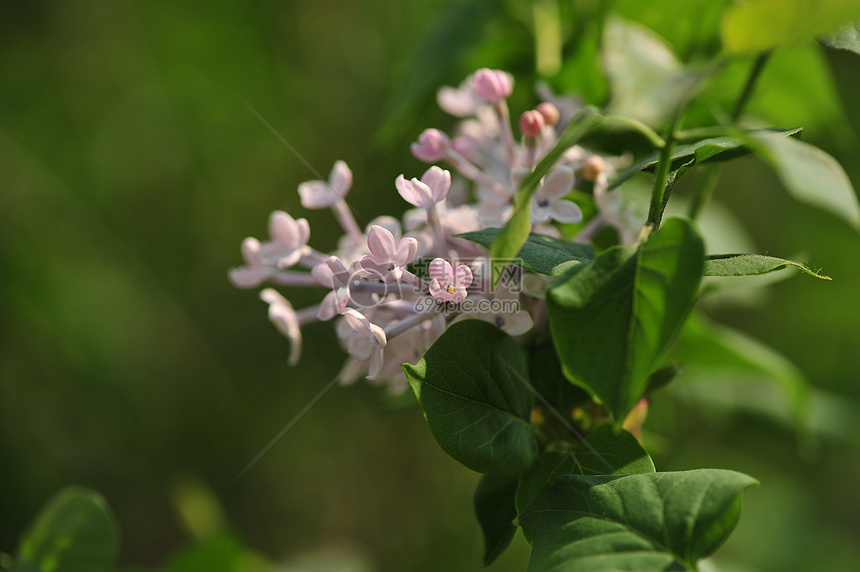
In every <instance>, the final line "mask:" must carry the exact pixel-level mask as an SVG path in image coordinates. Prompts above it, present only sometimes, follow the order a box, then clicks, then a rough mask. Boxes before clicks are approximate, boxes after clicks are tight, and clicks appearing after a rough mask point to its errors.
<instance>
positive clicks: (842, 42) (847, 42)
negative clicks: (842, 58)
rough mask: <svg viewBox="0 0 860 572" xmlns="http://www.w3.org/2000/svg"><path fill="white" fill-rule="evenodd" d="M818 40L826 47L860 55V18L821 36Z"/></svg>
mask: <svg viewBox="0 0 860 572" xmlns="http://www.w3.org/2000/svg"><path fill="white" fill-rule="evenodd" d="M820 41H821V43H822V44H824V45H825V46H827V47H828V48H833V49H834V50H843V51H846V52H854V53H855V54H857V55H860V20H858V21H856V22H854V23H853V24H851V25H849V26H845V27H844V28H842V29H841V30H838V31H836V32H834V33H832V34H829V35H827V36H825V37H823V38H821V39H820Z"/></svg>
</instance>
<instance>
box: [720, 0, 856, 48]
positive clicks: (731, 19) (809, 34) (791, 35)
mask: <svg viewBox="0 0 860 572" xmlns="http://www.w3.org/2000/svg"><path fill="white" fill-rule="evenodd" d="M858 18H860V3H858V2H857V0H815V1H814V2H810V1H809V0H748V1H747V2H738V3H735V4H733V5H732V6H730V7H729V8H728V9H727V10H726V11H725V13H724V14H723V21H722V25H721V27H720V35H721V36H722V39H723V46H724V47H725V48H726V51H728V52H729V53H733V54H737V53H743V52H752V51H764V50H769V49H772V48H775V47H776V46H778V45H780V44H789V43H798V42H802V41H804V40H809V39H812V38H813V37H814V36H819V35H821V34H826V33H828V32H832V31H833V30H835V29H837V28H840V27H842V26H844V25H845V24H848V23H849V22H852V21H854V20H857V19H858Z"/></svg>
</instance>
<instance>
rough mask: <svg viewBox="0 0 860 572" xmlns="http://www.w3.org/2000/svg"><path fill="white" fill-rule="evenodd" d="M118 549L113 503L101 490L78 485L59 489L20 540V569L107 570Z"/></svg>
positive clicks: (44, 570)
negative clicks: (102, 494)
mask: <svg viewBox="0 0 860 572" xmlns="http://www.w3.org/2000/svg"><path fill="white" fill-rule="evenodd" d="M116 553H117V531H116V528H115V526H114V521H113V516H112V514H111V511H110V507H109V506H108V504H107V501H105V499H104V497H103V496H101V495H100V494H99V493H97V492H95V491H92V490H90V489H86V488H84V487H79V486H75V485H72V486H68V487H65V488H63V489H62V490H60V491H59V492H57V493H56V494H55V495H54V496H53V497H51V499H50V500H49V501H48V502H47V504H46V505H45V506H44V508H42V510H41V512H40V513H39V515H38V516H37V517H36V522H35V523H34V524H33V526H32V527H31V528H30V530H29V531H28V532H27V533H26V534H25V535H24V538H23V539H22V540H21V546H20V557H19V561H18V563H17V565H18V567H19V569H21V570H28V569H35V570H40V571H42V572H50V571H54V570H57V571H62V572H100V571H105V572H108V571H110V570H111V569H112V568H113V563H114V560H115V558H116Z"/></svg>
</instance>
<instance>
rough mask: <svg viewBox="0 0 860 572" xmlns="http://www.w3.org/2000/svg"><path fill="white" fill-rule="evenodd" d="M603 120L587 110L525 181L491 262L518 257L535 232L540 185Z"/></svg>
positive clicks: (591, 109) (593, 109) (495, 243)
mask: <svg viewBox="0 0 860 572" xmlns="http://www.w3.org/2000/svg"><path fill="white" fill-rule="evenodd" d="M599 118H600V112H599V111H598V110H597V108H596V107H585V108H583V109H582V110H581V111H580V112H579V113H577V114H576V115H575V116H574V117H573V119H571V120H570V123H568V125H567V127H566V128H565V130H564V133H562V135H561V137H559V140H558V142H557V143H556V144H555V146H554V147H553V148H552V149H550V150H549V152H547V154H546V155H545V156H544V158H543V159H541V160H540V162H539V163H538V165H537V167H535V170H534V171H533V172H532V173H531V174H530V175H529V176H527V177H526V178H525V179H524V180H523V182H522V183H521V184H520V188H519V191H518V192H517V195H516V197H515V199H514V204H513V208H514V214H513V216H512V217H511V219H510V220H509V221H508V222H507V223H506V224H505V226H504V228H503V229H502V231H501V232H500V233H499V234H498V236H496V238H495V240H494V241H493V244H492V246H491V247H490V258H491V259H494V260H495V259H501V260H505V259H511V258H514V257H516V255H517V253H518V252H519V251H520V248H522V246H523V244H524V243H525V242H526V240H527V239H528V236H529V230H530V229H531V209H530V201H531V198H532V195H533V194H534V192H535V191H536V190H537V187H538V182H539V181H540V179H541V177H543V176H544V175H546V174H547V173H548V172H549V170H550V169H551V168H552V166H553V165H555V164H556V163H557V162H558V160H559V159H560V158H561V156H562V155H563V154H564V152H565V151H567V150H568V149H569V148H570V147H571V146H572V145H573V144H574V143H576V142H577V141H578V140H579V139H580V138H582V136H583V135H584V134H585V132H586V131H588V129H589V128H590V127H591V126H592V125H594V123H595V122H596V121H597V120H598V119H599ZM494 272H495V268H494ZM499 278H501V272H499V273H498V275H495V276H493V286H494V287H495V285H496V284H497V283H498V281H499Z"/></svg>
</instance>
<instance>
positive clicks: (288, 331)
mask: <svg viewBox="0 0 860 572" xmlns="http://www.w3.org/2000/svg"><path fill="white" fill-rule="evenodd" d="M260 299H262V300H263V301H264V302H266V303H267V304H269V320H270V321H271V322H272V323H273V324H275V327H276V328H278V331H279V332H281V333H282V334H284V336H286V338H287V339H288V340H290V359H289V364H290V365H296V363H298V361H299V356H300V355H301V353H302V330H301V328H300V327H299V318H298V316H297V315H296V312H295V310H293V306H292V304H290V302H289V301H288V300H287V299H286V298H284V297H283V296H281V295H280V293H278V291H277V290H274V289H272V288H266V289H264V290H263V291H261V292H260Z"/></svg>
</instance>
